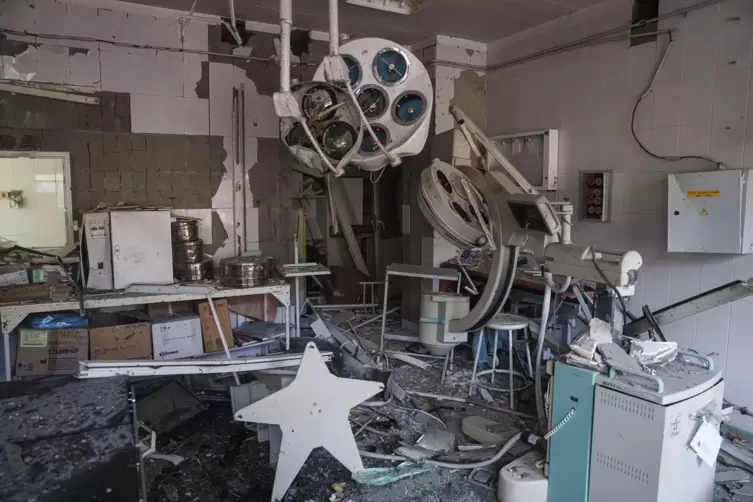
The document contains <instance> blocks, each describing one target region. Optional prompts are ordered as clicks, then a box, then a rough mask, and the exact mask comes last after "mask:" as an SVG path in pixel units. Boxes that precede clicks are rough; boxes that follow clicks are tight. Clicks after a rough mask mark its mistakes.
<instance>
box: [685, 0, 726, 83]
mask: <svg viewBox="0 0 753 502" xmlns="http://www.w3.org/2000/svg"><path fill="white" fill-rule="evenodd" d="M718 15H719V5H711V6H709V7H704V8H702V9H698V10H694V11H691V12H689V13H688V14H687V18H686V19H685V30H684V36H683V40H682V44H683V57H682V75H683V78H684V79H686V78H693V77H704V76H708V75H712V74H713V73H714V64H715V59H716V38H717V19H718Z"/></svg>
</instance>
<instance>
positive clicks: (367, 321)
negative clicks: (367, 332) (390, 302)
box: [345, 303, 400, 334]
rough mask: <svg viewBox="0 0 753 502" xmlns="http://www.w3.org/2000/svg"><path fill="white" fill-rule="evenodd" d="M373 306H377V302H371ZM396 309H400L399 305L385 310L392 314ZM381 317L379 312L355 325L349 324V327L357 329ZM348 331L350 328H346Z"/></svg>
mask: <svg viewBox="0 0 753 502" xmlns="http://www.w3.org/2000/svg"><path fill="white" fill-rule="evenodd" d="M373 306H374V307H376V306H377V304H376V303H375V304H373ZM398 310H400V307H395V308H394V309H390V310H388V311H387V313H388V314H392V313H393V312H397V311H398ZM381 318H382V314H379V315H378V316H376V317H372V318H371V319H367V320H366V321H363V322H362V323H359V324H356V325H355V326H351V328H353V329H359V328H363V327H364V326H366V325H367V324H371V323H372V322H374V321H378V320H379V319H381ZM348 331H350V330H348ZM348 331H346V332H345V333H346V334H347V333H348Z"/></svg>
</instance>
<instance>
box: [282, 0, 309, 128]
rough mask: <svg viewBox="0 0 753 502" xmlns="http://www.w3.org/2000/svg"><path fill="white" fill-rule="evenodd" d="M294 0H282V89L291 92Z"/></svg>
mask: <svg viewBox="0 0 753 502" xmlns="http://www.w3.org/2000/svg"><path fill="white" fill-rule="evenodd" d="M292 4H293V2H292V0H280V91H281V92H290V31H291V29H292V26H293V5H292ZM309 139H310V138H309Z"/></svg>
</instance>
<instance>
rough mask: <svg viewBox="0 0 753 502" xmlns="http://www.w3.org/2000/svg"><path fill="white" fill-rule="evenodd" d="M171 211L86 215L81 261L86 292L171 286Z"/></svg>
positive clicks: (84, 218) (91, 213)
mask: <svg viewBox="0 0 753 502" xmlns="http://www.w3.org/2000/svg"><path fill="white" fill-rule="evenodd" d="M170 220H171V216H170V211H117V210H116V211H103V212H96V211H95V212H90V213H85V214H84V217H83V225H82V238H81V242H82V245H81V254H82V256H81V258H82V263H83V267H84V269H85V271H86V272H85V280H86V287H87V288H89V289H124V288H127V287H128V286H130V285H132V284H171V283H172V282H173V257H172V244H171V238H170Z"/></svg>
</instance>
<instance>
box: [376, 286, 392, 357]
mask: <svg viewBox="0 0 753 502" xmlns="http://www.w3.org/2000/svg"><path fill="white" fill-rule="evenodd" d="M389 290H390V274H389V273H387V274H386V275H385V276H384V306H383V307H382V332H381V334H380V336H379V354H380V355H382V356H384V330H385V329H387V294H388V291H389Z"/></svg>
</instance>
